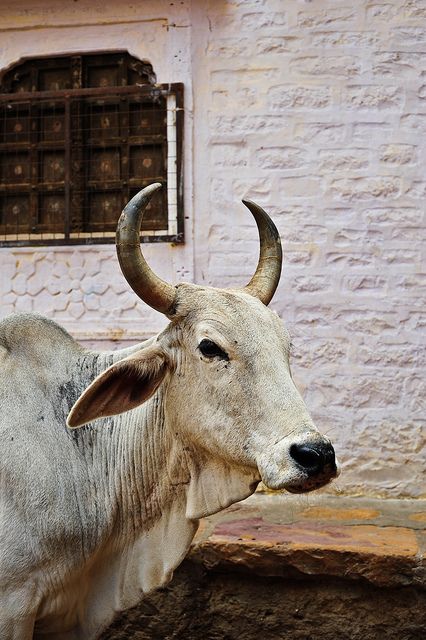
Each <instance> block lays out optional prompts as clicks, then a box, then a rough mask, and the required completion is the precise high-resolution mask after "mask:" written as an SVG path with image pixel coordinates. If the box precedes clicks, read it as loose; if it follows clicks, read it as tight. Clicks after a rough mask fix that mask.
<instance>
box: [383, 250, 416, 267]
mask: <svg viewBox="0 0 426 640" xmlns="http://www.w3.org/2000/svg"><path fill="white" fill-rule="evenodd" d="M381 258H382V260H383V262H385V263H386V264H393V265H401V266H402V265H410V266H414V265H416V264H417V265H420V263H421V259H422V257H421V253H420V251H412V250H410V249H394V250H392V249H390V250H388V251H384V252H383V253H382V256H381Z"/></svg>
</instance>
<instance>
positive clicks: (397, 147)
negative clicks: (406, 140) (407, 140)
mask: <svg viewBox="0 0 426 640" xmlns="http://www.w3.org/2000/svg"><path fill="white" fill-rule="evenodd" d="M379 152H380V155H379V159H380V160H381V162H384V163H385V164H388V165H396V166H401V165H406V164H415V163H416V162H417V148H416V147H415V146H414V145H412V144H383V145H381V146H380V148H379Z"/></svg>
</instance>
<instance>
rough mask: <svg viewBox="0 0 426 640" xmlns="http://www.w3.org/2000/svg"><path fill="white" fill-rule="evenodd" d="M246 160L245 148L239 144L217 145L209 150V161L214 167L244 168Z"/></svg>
mask: <svg viewBox="0 0 426 640" xmlns="http://www.w3.org/2000/svg"><path fill="white" fill-rule="evenodd" d="M247 158H248V152H247V148H245V147H244V146H242V145H239V144H220V145H219V144H217V145H213V146H212V148H211V159H212V163H213V166H215V167H225V168H226V167H245V166H247V162H248V159H247Z"/></svg>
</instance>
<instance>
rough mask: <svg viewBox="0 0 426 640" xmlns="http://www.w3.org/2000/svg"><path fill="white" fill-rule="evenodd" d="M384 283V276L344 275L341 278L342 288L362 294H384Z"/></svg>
mask: <svg viewBox="0 0 426 640" xmlns="http://www.w3.org/2000/svg"><path fill="white" fill-rule="evenodd" d="M386 285H387V282H386V280H385V278H381V277H380V276H345V277H344V278H343V280H342V287H343V289H347V290H348V291H351V292H352V293H360V294H363V295H371V294H372V293H375V294H377V295H380V294H384V293H386V291H385V289H386Z"/></svg>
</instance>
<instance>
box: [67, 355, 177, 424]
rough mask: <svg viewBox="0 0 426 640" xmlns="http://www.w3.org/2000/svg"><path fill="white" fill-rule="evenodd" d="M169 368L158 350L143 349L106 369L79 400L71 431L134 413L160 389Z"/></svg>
mask: <svg viewBox="0 0 426 640" xmlns="http://www.w3.org/2000/svg"><path fill="white" fill-rule="evenodd" d="M168 366H169V362H168V358H167V356H166V354H165V353H164V352H163V351H162V350H161V349H160V348H159V347H157V346H153V347H147V348H146V349H141V350H140V351H138V352H136V353H135V354H133V355H131V356H129V357H128V358H125V359H124V360H121V361H120V362H116V363H115V364H113V365H112V366H111V367H109V368H108V369H106V371H104V372H103V373H101V374H100V375H99V376H98V377H97V378H95V379H94V381H93V382H92V384H91V385H90V386H89V387H87V389H86V390H85V391H84V393H83V394H82V395H81V396H80V397H79V399H78V400H77V402H76V403H75V405H74V406H73V408H72V409H71V411H70V414H69V416H68V420H67V425H68V427H70V428H71V429H75V428H76V427H81V426H82V425H84V424H86V423H87V422H91V421H92V420H96V418H103V417H106V416H113V415H117V414H118V413H123V412H124V411H128V410H129V409H134V408H135V407H137V406H139V405H140V404H142V403H143V402H145V400H148V398H150V397H151V396H152V395H153V393H154V392H155V391H156V390H157V389H158V387H159V385H160V384H161V382H162V381H163V379H164V376H165V375H166V373H167V370H168Z"/></svg>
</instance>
